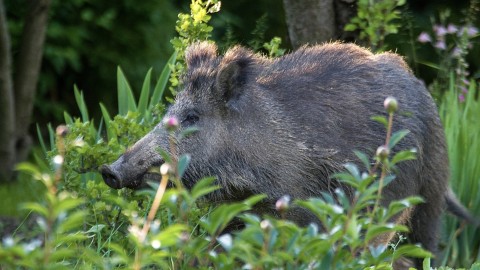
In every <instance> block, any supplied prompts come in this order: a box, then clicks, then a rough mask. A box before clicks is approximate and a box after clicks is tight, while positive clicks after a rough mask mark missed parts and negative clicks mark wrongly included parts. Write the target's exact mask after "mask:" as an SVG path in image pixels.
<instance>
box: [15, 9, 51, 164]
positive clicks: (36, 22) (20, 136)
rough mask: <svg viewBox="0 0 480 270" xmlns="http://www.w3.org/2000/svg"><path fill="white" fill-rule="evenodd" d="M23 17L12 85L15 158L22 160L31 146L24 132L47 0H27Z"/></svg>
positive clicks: (38, 63)
mask: <svg viewBox="0 0 480 270" xmlns="http://www.w3.org/2000/svg"><path fill="white" fill-rule="evenodd" d="M28 2H29V3H28V4H29V6H28V10H27V14H26V17H25V26H24V28H23V33H22V39H21V45H20V53H19V57H18V61H17V65H16V73H15V79H14V87H15V104H17V106H16V107H15V116H16V117H15V118H16V119H15V124H16V127H15V133H16V142H15V147H16V161H17V162H20V161H23V160H25V159H26V157H27V155H28V152H29V151H30V147H31V138H30V136H29V134H28V129H29V127H30V124H31V123H30V121H31V116H32V110H33V103H34V99H35V93H36V89H37V84H38V77H39V74H40V67H41V64H42V56H43V44H44V42H45V33H46V30H47V21H48V10H49V8H50V0H29V1H28Z"/></svg>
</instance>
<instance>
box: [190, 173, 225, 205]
mask: <svg viewBox="0 0 480 270" xmlns="http://www.w3.org/2000/svg"><path fill="white" fill-rule="evenodd" d="M215 180H216V178H215V177H206V178H203V179H201V180H200V181H198V182H197V183H196V184H195V186H193V188H192V190H191V195H192V197H193V199H194V200H197V199H198V198H200V197H202V196H203V195H206V194H209V193H211V192H213V191H215V190H217V189H219V188H220V187H219V186H214V185H212V184H213V183H214V182H215Z"/></svg>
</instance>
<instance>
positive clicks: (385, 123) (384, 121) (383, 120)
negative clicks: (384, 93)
mask: <svg viewBox="0 0 480 270" xmlns="http://www.w3.org/2000/svg"><path fill="white" fill-rule="evenodd" d="M370 119H372V120H373V121H376V122H378V123H380V124H382V125H383V126H384V127H385V128H387V127H388V121H387V118H385V117H384V116H380V115H376V116H372V117H370Z"/></svg>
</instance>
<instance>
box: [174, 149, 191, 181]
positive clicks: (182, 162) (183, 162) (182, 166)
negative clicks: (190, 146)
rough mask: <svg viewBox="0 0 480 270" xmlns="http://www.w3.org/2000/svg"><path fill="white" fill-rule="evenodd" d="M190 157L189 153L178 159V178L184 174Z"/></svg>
mask: <svg viewBox="0 0 480 270" xmlns="http://www.w3.org/2000/svg"><path fill="white" fill-rule="evenodd" d="M191 159H192V157H191V156H190V155H189V154H186V155H182V156H181V157H180V159H179V160H178V168H177V171H178V176H179V177H180V178H182V177H183V174H185V171H186V170H187V167H188V164H189V163H190V160H191Z"/></svg>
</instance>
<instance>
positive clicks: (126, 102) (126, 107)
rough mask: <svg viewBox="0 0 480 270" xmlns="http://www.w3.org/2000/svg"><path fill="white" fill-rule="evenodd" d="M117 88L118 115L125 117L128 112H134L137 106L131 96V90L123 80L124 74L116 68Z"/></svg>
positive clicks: (125, 79) (125, 80)
mask: <svg viewBox="0 0 480 270" xmlns="http://www.w3.org/2000/svg"><path fill="white" fill-rule="evenodd" d="M117 87H118V113H119V114H120V115H127V113H128V111H131V112H136V111H137V105H136V102H135V97H134V96H133V92H132V88H131V87H130V84H129V83H128V81H127V78H125V74H123V71H122V69H121V68H120V67H118V68H117Z"/></svg>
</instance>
